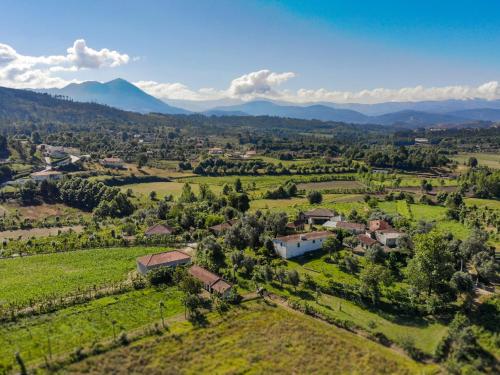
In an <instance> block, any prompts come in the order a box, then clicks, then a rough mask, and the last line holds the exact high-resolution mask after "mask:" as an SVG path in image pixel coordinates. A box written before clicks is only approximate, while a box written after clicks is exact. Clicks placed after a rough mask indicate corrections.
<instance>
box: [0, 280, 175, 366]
mask: <svg viewBox="0 0 500 375" xmlns="http://www.w3.org/2000/svg"><path fill="white" fill-rule="evenodd" d="M160 301H163V302H164V305H165V306H164V309H163V313H164V317H165V318H168V317H170V316H173V315H176V314H181V313H182V311H183V306H182V303H181V293H180V292H179V291H177V290H176V289H173V288H171V289H166V290H165V289H159V290H154V289H146V290H141V291H133V292H128V293H124V294H121V295H117V296H109V297H103V298H100V299H97V300H94V301H91V302H89V303H86V304H83V305H76V306H72V307H68V308H65V309H61V310H58V311H57V312H55V313H53V314H49V315H45V316H33V317H29V318H24V319H21V320H19V321H17V322H15V323H10V324H4V325H2V326H0V370H1V365H4V366H9V365H13V363H14V355H13V354H14V353H15V352H16V351H19V352H20V354H21V356H22V358H23V360H24V361H25V362H26V363H28V364H29V365H34V364H39V365H40V364H42V363H44V357H45V356H46V357H50V356H51V355H52V357H53V358H57V357H59V356H60V355H63V354H66V355H69V354H71V353H73V352H74V351H75V350H76V349H77V348H79V347H81V348H83V347H86V348H89V347H91V346H92V345H93V343H95V344H97V343H98V342H99V341H101V340H104V339H112V338H113V336H114V335H113V331H114V334H115V335H116V336H118V335H119V334H120V332H122V331H125V332H126V331H130V330H133V329H136V328H139V327H143V326H144V325H147V324H151V323H155V322H159V321H160V312H159V309H158V304H159V302H160ZM113 322H114V324H113ZM113 326H114V328H113ZM49 345H50V347H49Z"/></svg>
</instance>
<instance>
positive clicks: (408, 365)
mask: <svg viewBox="0 0 500 375" xmlns="http://www.w3.org/2000/svg"><path fill="white" fill-rule="evenodd" d="M210 320H211V324H210V325H209V326H208V327H207V328H204V329H202V330H197V329H192V328H188V327H186V326H185V325H181V326H180V327H179V328H176V327H173V328H172V333H174V334H173V335H166V336H165V337H163V338H158V339H148V340H143V341H141V342H138V343H136V344H132V345H130V346H128V347H124V348H120V349H118V350H115V351H112V352H109V353H106V354H104V355H100V356H97V357H93V358H90V359H88V360H85V361H83V362H81V363H79V364H76V365H74V366H71V367H69V368H68V369H66V371H67V372H68V373H86V374H101V373H103V372H107V371H108V370H109V369H113V373H116V374H130V373H139V372H142V373H144V372H146V373H148V374H200V373H205V374H243V373H244V374H263V373H273V374H290V373H297V374H346V373H356V374H363V373H366V374H368V373H371V374H373V373H379V374H395V373H397V374H415V373H424V372H427V371H432V369H433V368H432V367H426V366H422V365H418V364H416V363H415V362H413V361H412V360H410V359H408V358H407V357H405V356H403V355H401V354H399V353H396V352H393V351H391V350H390V349H387V348H384V347H382V346H380V345H377V344H374V343H372V342H370V341H368V340H367V339H364V338H361V337H358V336H355V335H354V334H351V333H348V332H346V331H343V330H340V329H338V328H336V327H334V326H331V325H327V324H326V323H323V322H320V321H317V320H314V319H312V318H310V317H307V316H304V315H301V314H298V313H296V312H291V311H287V310H284V309H283V308H279V307H270V306H267V305H266V304H264V303H262V302H260V303H256V302H252V303H246V304H244V305H242V306H241V307H239V308H235V309H234V310H232V311H230V312H229V313H228V314H227V315H226V316H224V317H223V318H216V317H215V316H214V315H211V316H210ZM180 359H182V360H180Z"/></svg>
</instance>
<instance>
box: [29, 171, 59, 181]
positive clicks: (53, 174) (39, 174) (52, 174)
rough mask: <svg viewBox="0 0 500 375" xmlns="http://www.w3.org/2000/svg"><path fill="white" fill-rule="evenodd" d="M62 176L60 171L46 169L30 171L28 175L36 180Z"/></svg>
mask: <svg viewBox="0 0 500 375" xmlns="http://www.w3.org/2000/svg"><path fill="white" fill-rule="evenodd" d="M62 176H63V174H62V173H61V172H58V171H53V170H47V169H46V170H43V171H40V172H35V173H32V174H31V175H30V177H31V179H32V180H33V181H37V182H39V181H45V180H50V181H54V180H59V179H61V178H62Z"/></svg>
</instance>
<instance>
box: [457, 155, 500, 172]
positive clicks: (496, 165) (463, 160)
mask: <svg viewBox="0 0 500 375" xmlns="http://www.w3.org/2000/svg"><path fill="white" fill-rule="evenodd" d="M471 157H475V158H476V159H477V161H478V163H479V165H480V166H485V167H489V168H493V169H500V154H498V153H487V152H470V153H460V154H458V155H455V156H453V157H452V159H453V160H456V161H457V162H458V163H460V164H463V165H464V164H467V162H468V161H469V158H471Z"/></svg>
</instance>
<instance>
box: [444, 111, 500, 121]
mask: <svg viewBox="0 0 500 375" xmlns="http://www.w3.org/2000/svg"><path fill="white" fill-rule="evenodd" d="M448 114H451V115H453V116H458V117H461V118H466V119H469V120H480V121H500V109H496V108H477V109H464V110H461V111H454V112H449V113H448Z"/></svg>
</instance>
